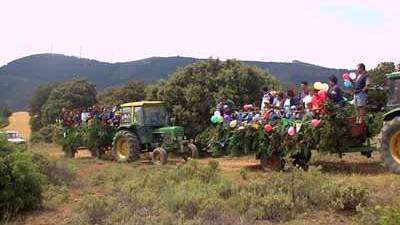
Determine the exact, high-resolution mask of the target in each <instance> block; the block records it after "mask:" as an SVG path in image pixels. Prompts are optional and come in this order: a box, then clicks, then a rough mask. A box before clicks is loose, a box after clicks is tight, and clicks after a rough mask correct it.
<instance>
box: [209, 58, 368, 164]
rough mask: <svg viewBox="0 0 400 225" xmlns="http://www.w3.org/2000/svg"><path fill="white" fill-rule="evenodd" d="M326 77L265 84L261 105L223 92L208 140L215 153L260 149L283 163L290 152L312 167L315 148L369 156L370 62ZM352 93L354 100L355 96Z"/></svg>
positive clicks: (263, 158) (267, 160)
mask: <svg viewBox="0 0 400 225" xmlns="http://www.w3.org/2000/svg"><path fill="white" fill-rule="evenodd" d="M342 78H343V84H344V89H342V88H341V87H340V86H339V83H338V78H337V77H336V76H330V77H329V79H328V81H327V83H322V82H315V83H313V84H309V83H308V82H302V83H301V84H300V88H299V90H298V93H296V92H295V91H294V90H292V89H289V90H287V91H278V90H268V89H267V88H265V89H263V90H262V91H263V95H262V99H261V104H260V107H255V106H254V105H252V104H245V105H244V106H242V107H235V105H234V103H233V102H232V101H231V100H229V99H226V97H224V96H223V97H221V98H220V99H219V101H218V105H217V106H216V110H215V112H214V113H213V115H212V116H211V118H210V120H211V122H212V124H214V125H213V128H212V129H210V130H209V131H207V132H209V134H208V141H206V143H205V144H206V146H207V149H208V151H209V152H210V153H211V154H213V155H227V154H229V155H234V156H238V155H243V154H248V153H256V156H257V158H259V159H260V162H261V165H262V166H263V167H270V168H272V169H282V168H283V166H284V162H285V158H286V159H287V158H291V159H292V160H293V162H294V164H295V165H298V166H302V167H307V163H308V161H309V160H310V157H311V150H313V149H316V150H320V151H324V152H329V153H338V154H340V155H342V154H343V153H345V152H361V153H362V154H363V155H365V156H370V155H371V151H372V149H373V148H372V147H371V142H370V139H371V138H372V137H373V136H374V135H375V134H374V131H373V127H371V126H373V125H372V124H373V123H372V121H369V120H372V117H370V116H368V115H367V113H366V104H367V92H368V88H369V86H370V85H371V82H370V79H369V76H368V75H367V73H366V71H365V66H364V65H363V64H359V65H358V68H357V71H356V72H353V73H345V74H343V77H342ZM350 99H353V100H350Z"/></svg>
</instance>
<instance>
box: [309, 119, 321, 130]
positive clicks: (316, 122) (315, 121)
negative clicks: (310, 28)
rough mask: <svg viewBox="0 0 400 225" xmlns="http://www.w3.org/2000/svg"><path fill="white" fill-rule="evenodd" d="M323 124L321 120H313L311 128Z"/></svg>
mask: <svg viewBox="0 0 400 225" xmlns="http://www.w3.org/2000/svg"><path fill="white" fill-rule="evenodd" d="M320 123H321V120H317V119H313V120H311V127H313V128H316V127H318V126H319V124H320Z"/></svg>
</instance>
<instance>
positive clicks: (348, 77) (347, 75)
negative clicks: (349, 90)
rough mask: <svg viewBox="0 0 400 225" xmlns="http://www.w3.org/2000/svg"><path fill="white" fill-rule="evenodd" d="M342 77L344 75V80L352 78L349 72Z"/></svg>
mask: <svg viewBox="0 0 400 225" xmlns="http://www.w3.org/2000/svg"><path fill="white" fill-rule="evenodd" d="M342 77H343V80H350V76H349V74H348V73H344V74H343V76H342Z"/></svg>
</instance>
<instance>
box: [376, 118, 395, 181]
mask: <svg viewBox="0 0 400 225" xmlns="http://www.w3.org/2000/svg"><path fill="white" fill-rule="evenodd" d="M378 147H379V149H380V152H381V158H382V160H383V161H384V162H385V164H386V166H387V167H388V168H389V170H390V171H392V172H393V173H398V174H400V117H395V118H393V119H392V120H391V121H387V122H385V123H384V124H383V127H382V130H381V134H380V140H379V142H378Z"/></svg>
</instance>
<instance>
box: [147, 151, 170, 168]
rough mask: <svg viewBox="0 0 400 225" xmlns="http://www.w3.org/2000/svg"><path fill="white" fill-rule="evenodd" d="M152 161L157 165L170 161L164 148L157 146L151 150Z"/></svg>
mask: <svg viewBox="0 0 400 225" xmlns="http://www.w3.org/2000/svg"><path fill="white" fill-rule="evenodd" d="M150 156H151V162H152V163H153V164H155V165H165V164H167V161H168V153H167V151H165V149H163V148H161V147H160V148H156V149H154V150H153V152H151V154H150Z"/></svg>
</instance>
